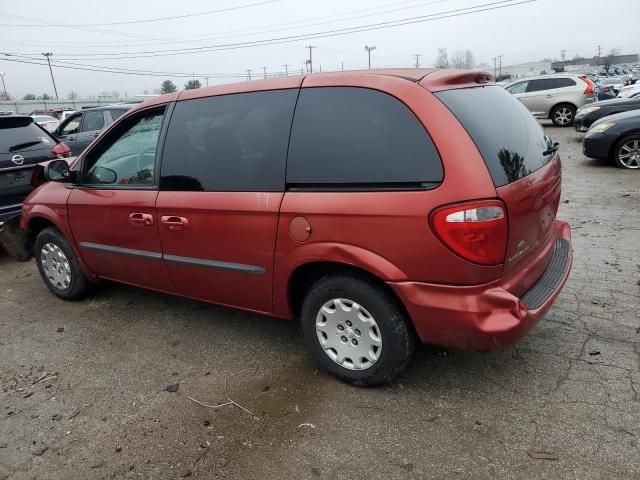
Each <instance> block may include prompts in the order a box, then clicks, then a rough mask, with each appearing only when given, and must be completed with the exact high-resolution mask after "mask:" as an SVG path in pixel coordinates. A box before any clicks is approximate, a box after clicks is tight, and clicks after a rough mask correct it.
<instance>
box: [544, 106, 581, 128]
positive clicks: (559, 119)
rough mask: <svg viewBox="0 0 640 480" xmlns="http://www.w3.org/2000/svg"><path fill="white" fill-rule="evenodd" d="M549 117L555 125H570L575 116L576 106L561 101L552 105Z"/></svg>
mask: <svg viewBox="0 0 640 480" xmlns="http://www.w3.org/2000/svg"><path fill="white" fill-rule="evenodd" d="M549 117H550V118H551V121H552V122H553V124H554V125H555V126H556V127H570V126H571V125H573V120H574V119H575V118H576V107H575V106H573V105H571V104H570V103H561V104H559V105H556V106H555V107H553V109H552V110H551V115H549Z"/></svg>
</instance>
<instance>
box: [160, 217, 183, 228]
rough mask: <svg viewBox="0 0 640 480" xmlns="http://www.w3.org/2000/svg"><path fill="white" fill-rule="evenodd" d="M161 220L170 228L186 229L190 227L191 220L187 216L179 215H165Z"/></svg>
mask: <svg viewBox="0 0 640 480" xmlns="http://www.w3.org/2000/svg"><path fill="white" fill-rule="evenodd" d="M160 221H161V222H162V224H163V225H164V226H165V228H168V229H169V230H175V231H177V230H186V229H187V228H189V220H188V219H187V218H185V217H178V216H176V215H164V216H163V217H162V218H161V219H160Z"/></svg>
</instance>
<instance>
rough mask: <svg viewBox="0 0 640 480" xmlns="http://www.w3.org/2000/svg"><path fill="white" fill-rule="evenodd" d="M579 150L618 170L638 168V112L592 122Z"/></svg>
mask: <svg viewBox="0 0 640 480" xmlns="http://www.w3.org/2000/svg"><path fill="white" fill-rule="evenodd" d="M582 151H583V152H584V154H585V155H586V156H587V157H591V158H597V159H599V160H606V161H610V162H611V163H613V164H614V165H615V166H617V167H620V168H629V169H633V170H638V169H640V110H636V111H632V112H625V113H618V114H616V115H610V116H608V117H606V118H602V119H600V120H598V121H596V122H595V123H594V124H593V125H592V126H591V128H590V129H589V130H588V131H587V133H586V134H585V136H584V142H583V144H582Z"/></svg>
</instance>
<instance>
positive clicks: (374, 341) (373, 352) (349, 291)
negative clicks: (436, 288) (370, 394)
mask: <svg viewBox="0 0 640 480" xmlns="http://www.w3.org/2000/svg"><path fill="white" fill-rule="evenodd" d="M301 317H302V318H301V320H302V331H303V334H304V337H305V340H306V343H307V344H308V346H309V348H310V349H311V352H312V353H313V356H314V357H315V359H316V361H317V363H318V364H319V365H320V367H321V368H322V369H323V370H326V371H327V372H329V373H330V374H332V375H334V376H336V377H338V378H339V379H341V380H343V381H346V382H348V383H352V384H355V385H368V386H373V385H382V384H385V383H388V382H390V381H391V380H392V379H393V378H394V377H395V376H396V375H398V374H399V373H400V372H401V371H402V370H403V369H404V368H405V367H406V366H407V364H408V363H409V361H410V360H411V357H412V356H413V352H414V350H415V343H416V339H415V333H414V332H413V330H412V329H411V327H410V325H409V324H408V321H407V318H406V314H405V313H404V311H403V309H402V308H401V306H400V305H399V304H398V301H397V300H396V299H395V298H394V297H393V296H392V295H391V293H390V292H388V291H387V290H386V289H384V288H382V287H380V286H378V285H376V284H374V283H372V282H370V281H368V280H366V279H364V278H362V277H360V276H357V275H350V274H339V275H329V276H327V277H324V278H322V279H320V280H319V281H318V282H317V283H316V284H315V285H313V287H311V289H310V291H309V293H308V294H307V296H306V298H305V299H304V302H303V305H302V315H301Z"/></svg>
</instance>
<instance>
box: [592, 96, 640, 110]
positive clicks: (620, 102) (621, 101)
mask: <svg viewBox="0 0 640 480" xmlns="http://www.w3.org/2000/svg"><path fill="white" fill-rule="evenodd" d="M597 106H598V107H600V108H603V107H626V106H636V107H637V108H640V100H639V99H637V98H612V99H611V100H602V101H601V102H598V103H597Z"/></svg>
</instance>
